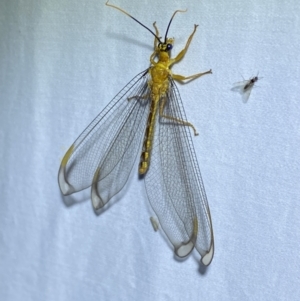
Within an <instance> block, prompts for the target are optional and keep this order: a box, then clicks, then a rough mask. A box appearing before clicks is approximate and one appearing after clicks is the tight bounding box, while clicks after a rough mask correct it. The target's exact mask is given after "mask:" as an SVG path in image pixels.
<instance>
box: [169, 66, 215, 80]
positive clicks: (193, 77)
mask: <svg viewBox="0 0 300 301" xmlns="http://www.w3.org/2000/svg"><path fill="white" fill-rule="evenodd" d="M205 74H212V71H211V69H210V70H208V71H205V72H202V73H197V74H193V75H190V76H183V75H180V74H172V78H173V79H175V80H178V81H184V80H193V79H195V78H198V77H200V76H202V75H205Z"/></svg>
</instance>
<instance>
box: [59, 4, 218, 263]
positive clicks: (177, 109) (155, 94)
mask: <svg viewBox="0 0 300 301" xmlns="http://www.w3.org/2000/svg"><path fill="white" fill-rule="evenodd" d="M106 5H107V6H110V7H112V8H115V9H117V10H119V11H121V12H122V13H124V14H126V15H127V16H129V17H130V18H132V19H133V20H134V21H136V22H137V23H139V24H140V25H142V26H143V27H144V28H146V29H147V30H148V31H149V32H150V33H151V34H152V35H153V36H154V51H153V53H152V55H151V56H150V67H148V68H147V69H146V70H144V71H142V72H141V73H139V74H138V75H137V76H136V77H134V78H133V79H132V80H131V81H130V82H129V83H128V84H127V85H126V86H125V87H124V88H123V89H122V90H121V91H120V92H119V93H118V94H117V95H116V96H115V97H114V98H113V99H112V101H111V102H110V103H109V104H108V105H107V106H106V108H105V109H104V110H103V111H102V112H101V113H100V114H99V115H98V116H97V117H96V118H95V119H94V120H93V121H92V123H91V124H90V125H89V126H88V127H87V128H86V129H85V130H84V131H83V132H82V134H81V135H80V136H79V137H78V138H77V140H76V141H75V142H74V143H73V144H72V146H71V147H70V148H69V150H68V151H67V152H66V154H65V156H64V158H63V160H62V162H61V166H60V169H59V173H58V182H59V186H60V189H61V192H62V193H63V194H64V195H69V194H72V193H74V192H78V191H80V190H83V189H85V188H88V187H91V200H92V204H93V207H94V209H95V210H99V209H101V208H102V207H103V206H104V205H105V204H107V203H108V202H109V200H110V199H111V198H112V197H113V196H115V195H116V194H117V193H118V192H119V191H120V190H122V188H123V187H124V185H125V184H126V182H127V180H128V177H129V175H130V172H131V170H132V168H133V166H134V163H135V162H136V158H137V156H138V154H141V157H140V164H139V170H138V171H139V175H141V176H142V177H143V178H144V181H145V186H146V191H147V196H148V199H149V201H150V204H151V206H152V208H153V210H154V212H155V214H156V216H157V218H158V222H159V224H160V226H161V228H162V230H163V231H164V233H165V234H166V235H167V237H168V239H169V240H170V242H171V243H172V245H173V246H174V252H175V254H176V255H177V256H179V257H185V256H187V255H189V254H190V253H191V251H192V250H193V249H194V248H196V250H197V251H198V252H199V254H200V255H201V261H202V263H203V264H204V265H209V264H210V262H211V260H212V258H213V254H214V239H213V228H212V222H211V216H210V211H209V206H208V202H207V198H206V193H205V189H204V186H203V182H202V178H201V174H200V169H199V166H198V163H197V158H196V155H195V151H194V147H193V144H192V139H191V133H190V128H191V129H192V130H193V132H194V134H195V135H197V132H196V129H195V127H194V126H193V125H192V124H191V123H190V122H188V121H187V120H186V117H185V112H184V109H183V105H182V101H181V98H180V94H179V91H178V89H177V87H176V84H175V82H174V80H177V81H185V80H193V79H196V78H198V77H200V76H202V75H204V74H209V73H212V72H211V70H209V71H206V72H203V73H197V74H194V75H191V76H183V75H179V74H173V73H172V71H171V69H170V68H171V66H172V65H173V64H175V63H177V62H179V61H180V60H181V59H182V58H183V57H184V55H185V54H186V52H187V50H188V47H189V45H190V43H191V41H192V39H193V36H194V34H195V32H196V29H197V25H194V30H193V32H192V34H191V35H190V36H189V38H188V40H187V42H186V45H185V47H184V48H183V49H182V50H181V51H180V52H179V54H178V55H177V56H176V57H175V58H171V57H170V51H171V49H172V47H173V43H174V39H171V38H168V36H167V35H168V31H169V28H170V25H171V22H172V20H173V18H174V16H175V15H176V14H177V13H181V12H185V11H182V10H177V11H175V12H174V13H173V15H172V17H171V19H170V21H169V24H168V26H167V30H166V33H165V37H164V40H161V37H160V35H159V31H158V28H157V26H156V24H155V23H154V24H153V26H154V31H152V30H151V29H149V28H148V27H146V26H145V25H143V24H142V23H141V22H140V21H138V20H137V19H135V18H134V17H132V16H131V15H130V14H128V13H127V12H126V11H124V10H123V9H121V8H119V7H117V6H114V5H112V4H109V3H108V2H106ZM155 223H156V221H155ZM157 224H158V223H157Z"/></svg>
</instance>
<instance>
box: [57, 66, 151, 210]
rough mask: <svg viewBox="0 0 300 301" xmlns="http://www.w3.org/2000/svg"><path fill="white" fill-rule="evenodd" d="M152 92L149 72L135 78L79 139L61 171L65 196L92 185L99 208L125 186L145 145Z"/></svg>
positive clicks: (61, 183)
mask: <svg viewBox="0 0 300 301" xmlns="http://www.w3.org/2000/svg"><path fill="white" fill-rule="evenodd" d="M148 90H149V88H148V69H147V70H145V71H144V72H141V73H140V74H138V75H137V76H136V77H134V78H133V79H132V80H131V81H130V82H129V83H128V84H127V85H126V86H125V87H124V88H123V89H122V90H121V91H120V92H119V93H118V94H117V95H116V96H115V97H114V98H113V100H112V101H111V102H110V103H109V104H108V105H107V107H106V108H105V109H104V110H103V111H102V112H101V113H100V114H99V115H98V116H97V117H96V118H95V119H94V120H93V121H92V123H91V124H90V125H89V126H88V127H87V128H86V129H85V130H84V131H83V133H82V134H81V135H80V136H79V137H78V138H77V140H76V141H75V142H74V143H73V145H72V146H71V147H70V149H69V150H68V151H67V153H66V154H65V156H64V158H63V160H62V163H61V166H60V169H59V174H58V182H59V186H60V189H61V191H62V193H63V194H64V195H68V194H71V193H73V192H77V191H80V190H82V189H85V188H87V187H89V186H92V203H93V206H94V208H95V209H99V208H101V207H103V206H104V205H105V204H106V203H107V202H108V201H109V200H110V199H111V198H112V197H113V196H114V195H115V194H116V193H118V192H119V191H120V190H121V189H122V188H123V187H124V185H125V183H126V181H127V179H128V176H129V174H130V171H131V170H132V167H133V164H134V162H135V159H136V156H137V153H138V151H139V150H140V148H141V145H142V141H141V140H142V137H143V135H144V132H145V126H146V120H147V115H148V113H149V104H148V95H150V93H149V91H148ZM142 96H143V97H142ZM146 96H147V97H146Z"/></svg>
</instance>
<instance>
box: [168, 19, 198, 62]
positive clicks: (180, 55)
mask: <svg viewBox="0 0 300 301" xmlns="http://www.w3.org/2000/svg"><path fill="white" fill-rule="evenodd" d="M197 27H198V25H196V24H195V25H194V30H193V32H192V34H191V35H190V36H189V38H188V40H187V42H186V44H185V47H184V49H182V50H181V51H180V52H179V53H178V54H177V56H176V57H175V58H174V59H172V60H171V64H174V63H177V62H179V61H180V60H181V59H182V58H183V57H184V56H185V54H186V52H187V50H188V48H189V46H190V43H191V42H192V39H193V36H194V34H195V32H196V29H197Z"/></svg>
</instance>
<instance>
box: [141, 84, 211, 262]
mask: <svg viewBox="0 0 300 301" xmlns="http://www.w3.org/2000/svg"><path fill="white" fill-rule="evenodd" d="M163 113H164V114H165V115H168V116H172V117H175V118H176V119H180V120H184V121H186V118H185V113H184V109H183V106H182V101H181V98H180V95H179V92H178V89H177V87H176V85H175V83H174V81H173V80H172V79H170V87H169V91H168V93H167V95H166V103H165V107H164V110H163ZM157 115H158V114H157ZM157 119H158V120H157V123H156V125H157V126H156V130H155V134H157V135H156V136H154V140H153V149H152V155H151V162H150V167H149V170H148V172H147V174H146V177H145V183H146V190H147V195H148V198H149V201H150V203H151V206H152V208H153V210H154V211H155V213H156V215H157V217H158V219H159V223H160V225H161V227H162V229H163V230H164V232H165V234H166V235H167V237H168V238H169V240H170V242H171V243H172V244H173V246H174V248H175V254H176V255H177V256H179V257H185V256H187V255H188V254H189V253H190V252H191V251H192V250H193V248H194V247H195V248H196V249H197V251H198V252H199V253H200V255H201V257H202V259H201V260H202V263H203V264H205V265H209V264H210V262H211V260H212V258H213V253H214V242H213V230H212V222H211V216H210V211H209V207H208V202H207V198H206V194H205V190H204V186H203V182H202V178H201V174H200V170H199V167H198V163H197V158H196V155H195V151H194V147H193V143H192V139H191V134H190V131H191V129H190V128H189V127H188V126H185V125H182V124H180V123H179V122H177V121H174V120H170V119H166V118H163V117H160V116H157Z"/></svg>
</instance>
